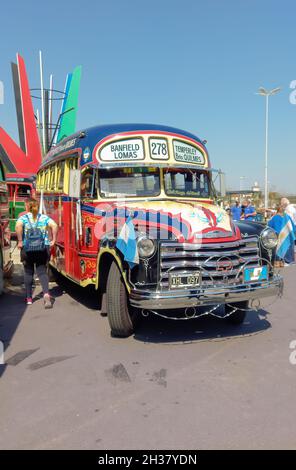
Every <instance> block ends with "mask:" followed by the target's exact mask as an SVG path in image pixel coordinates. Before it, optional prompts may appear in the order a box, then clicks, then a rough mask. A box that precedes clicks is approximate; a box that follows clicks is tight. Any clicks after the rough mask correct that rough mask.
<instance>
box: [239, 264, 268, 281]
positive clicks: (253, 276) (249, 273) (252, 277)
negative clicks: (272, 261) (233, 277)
mask: <svg viewBox="0 0 296 470" xmlns="http://www.w3.org/2000/svg"><path fill="white" fill-rule="evenodd" d="M267 280H268V266H257V267H255V268H245V269H244V282H257V281H267Z"/></svg>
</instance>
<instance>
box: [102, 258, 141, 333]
mask: <svg viewBox="0 0 296 470" xmlns="http://www.w3.org/2000/svg"><path fill="white" fill-rule="evenodd" d="M106 296H107V299H106V300H107V312H108V313H107V316H108V321H109V325H110V328H111V334H112V336H117V337H122V338H124V337H127V336H130V335H132V334H133V333H134V329H135V325H136V320H137V311H136V309H134V308H132V307H130V306H129V303H128V295H127V291H126V288H125V285H124V282H123V279H122V276H121V273H120V270H119V268H118V265H117V263H116V262H115V261H113V263H112V264H111V267H110V271H109V275H108V280H107V287H106Z"/></svg>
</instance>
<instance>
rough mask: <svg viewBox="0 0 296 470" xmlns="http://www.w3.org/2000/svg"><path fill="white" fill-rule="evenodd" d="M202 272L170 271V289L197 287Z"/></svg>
mask: <svg viewBox="0 0 296 470" xmlns="http://www.w3.org/2000/svg"><path fill="white" fill-rule="evenodd" d="M200 281H201V274H200V272H199V271H198V272H194V273H190V274H189V273H184V274H173V273H169V286H170V289H178V288H184V287H197V286H199V285H200Z"/></svg>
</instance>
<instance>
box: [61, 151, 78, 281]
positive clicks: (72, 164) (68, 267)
mask: <svg viewBox="0 0 296 470" xmlns="http://www.w3.org/2000/svg"><path fill="white" fill-rule="evenodd" d="M67 165H68V175H69V197H68V198H67V201H65V202H64V204H63V206H64V207H63V225H64V246H65V271H66V273H67V274H68V275H69V276H71V277H72V278H73V279H75V280H77V281H79V273H80V271H79V266H78V263H79V261H78V253H79V233H78V227H77V201H78V199H79V196H80V178H78V176H77V175H78V170H77V167H78V159H77V158H73V159H70V160H69V161H68V162H67ZM71 170H76V172H72V171H71ZM75 196H76V197H75Z"/></svg>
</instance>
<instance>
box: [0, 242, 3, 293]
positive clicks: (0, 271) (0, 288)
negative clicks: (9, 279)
mask: <svg viewBox="0 0 296 470" xmlns="http://www.w3.org/2000/svg"><path fill="white" fill-rule="evenodd" d="M3 291H4V274H3V258H2V253H1V251H0V295H2V294H3Z"/></svg>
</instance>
